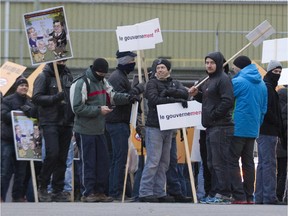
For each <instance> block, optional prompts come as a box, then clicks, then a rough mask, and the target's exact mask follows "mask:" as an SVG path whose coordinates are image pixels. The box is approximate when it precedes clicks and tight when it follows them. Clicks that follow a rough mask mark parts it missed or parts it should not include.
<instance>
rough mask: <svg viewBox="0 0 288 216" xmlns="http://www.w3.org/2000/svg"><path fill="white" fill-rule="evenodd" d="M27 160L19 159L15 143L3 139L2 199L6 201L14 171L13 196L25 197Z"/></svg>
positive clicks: (15, 198) (15, 197)
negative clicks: (17, 158)
mask: <svg viewBox="0 0 288 216" xmlns="http://www.w3.org/2000/svg"><path fill="white" fill-rule="evenodd" d="M27 166H29V162H27V161H17V160H16V155H15V147H14V143H10V142H6V141H4V140H1V199H2V200H3V201H5V199H6V194H7V191H8V188H9V184H10V180H11V177H12V175H13V173H14V182H13V188H12V198H13V199H14V200H17V199H20V198H24V196H25V193H26V187H25V186H24V182H25V177H26V169H27Z"/></svg>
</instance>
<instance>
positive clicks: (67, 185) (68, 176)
mask: <svg viewBox="0 0 288 216" xmlns="http://www.w3.org/2000/svg"><path fill="white" fill-rule="evenodd" d="M73 160H74V146H73V142H71V143H70V146H69V151H68V157H67V161H66V166H67V168H66V171H65V181H64V191H67V192H70V191H72V173H73V172H72V163H73Z"/></svg>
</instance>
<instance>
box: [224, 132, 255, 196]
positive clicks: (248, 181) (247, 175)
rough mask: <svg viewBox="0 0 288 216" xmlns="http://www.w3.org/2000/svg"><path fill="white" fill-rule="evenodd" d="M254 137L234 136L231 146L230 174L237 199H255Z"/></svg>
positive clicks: (233, 193) (233, 192) (233, 191)
mask: <svg viewBox="0 0 288 216" xmlns="http://www.w3.org/2000/svg"><path fill="white" fill-rule="evenodd" d="M254 143H255V139H254V138H244V137H233V142H232V144H231V146H230V155H231V159H230V163H229V167H230V169H229V170H230V174H231V185H232V195H233V198H234V199H235V200H241V201H246V200H247V201H253V193H254V181H255V165H254V160H253V150H254ZM240 157H241V163H242V173H243V180H244V181H243V183H242V178H241V175H240V167H239V159H240Z"/></svg>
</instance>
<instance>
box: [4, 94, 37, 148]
mask: <svg viewBox="0 0 288 216" xmlns="http://www.w3.org/2000/svg"><path fill="white" fill-rule="evenodd" d="M23 105H28V106H30V107H31V109H30V110H29V112H28V114H29V117H33V118H36V117H37V108H36V107H35V106H34V104H32V102H31V101H30V99H29V98H28V97H27V96H21V95H19V94H18V93H16V92H15V93H14V94H12V95H9V96H6V97H4V98H3V101H2V104H1V140H5V141H7V142H11V144H13V143H14V139H13V128H12V127H13V126H12V119H11V111H12V110H18V111H21V109H20V107H21V106H23Z"/></svg>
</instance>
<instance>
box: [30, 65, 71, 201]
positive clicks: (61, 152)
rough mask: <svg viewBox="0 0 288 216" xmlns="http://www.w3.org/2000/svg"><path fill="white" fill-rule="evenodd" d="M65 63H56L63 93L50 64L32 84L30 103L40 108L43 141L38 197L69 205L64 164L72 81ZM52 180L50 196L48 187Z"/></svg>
mask: <svg viewBox="0 0 288 216" xmlns="http://www.w3.org/2000/svg"><path fill="white" fill-rule="evenodd" d="M65 63H66V60H64V61H58V62H56V64H57V68H58V71H59V76H60V82H61V84H62V88H63V91H62V92H59V91H58V87H57V82H56V77H55V72H54V68H53V63H49V64H47V65H46V66H45V68H44V69H43V71H42V73H40V74H39V75H38V77H37V78H36V80H35V82H34V89H33V97H32V99H33V102H34V103H35V104H36V105H38V108H39V123H40V127H41V132H42V136H43V138H44V144H45V152H46V157H45V158H43V165H42V169H41V172H40V175H39V190H38V196H39V200H40V201H41V202H51V201H52V199H53V201H56V202H57V201H58V202H64V201H69V194H67V193H66V192H63V187H64V178H65V171H66V160H67V155H68V150H69V146H70V141H71V138H72V126H73V120H74V114H73V112H72V110H71V105H70V101H69V91H70V86H71V83H72V81H73V77H72V75H71V73H70V71H69V69H68V68H67V67H66V65H65ZM51 176H53V177H52V188H53V191H52V196H51V195H50V194H49V193H48V192H47V186H48V184H49V183H50V178H51Z"/></svg>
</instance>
